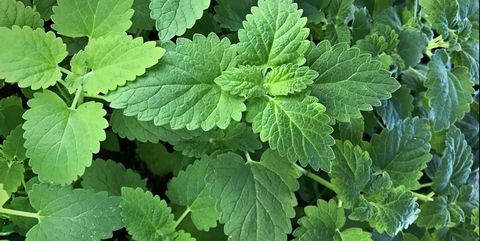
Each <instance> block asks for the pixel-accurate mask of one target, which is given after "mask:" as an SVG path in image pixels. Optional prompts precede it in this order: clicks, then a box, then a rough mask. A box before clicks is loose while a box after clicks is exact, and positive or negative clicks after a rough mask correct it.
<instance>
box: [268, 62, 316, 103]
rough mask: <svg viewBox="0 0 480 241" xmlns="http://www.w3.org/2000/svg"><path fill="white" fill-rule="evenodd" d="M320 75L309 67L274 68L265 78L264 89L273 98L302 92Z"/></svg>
mask: <svg viewBox="0 0 480 241" xmlns="http://www.w3.org/2000/svg"><path fill="white" fill-rule="evenodd" d="M317 77H318V73H317V72H315V71H313V70H311V69H310V68H308V67H300V66H298V65H293V64H286V65H281V66H279V67H276V68H273V69H272V71H271V72H270V73H268V75H267V76H266V78H265V83H264V87H265V89H266V91H267V93H269V94H271V95H273V96H279V95H289V94H293V93H295V92H301V91H303V90H304V89H306V88H307V86H308V85H310V84H312V83H313V80H315V79H316V78H317Z"/></svg>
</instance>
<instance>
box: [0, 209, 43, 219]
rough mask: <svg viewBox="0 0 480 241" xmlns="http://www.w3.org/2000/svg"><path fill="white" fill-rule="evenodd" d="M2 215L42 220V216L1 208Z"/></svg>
mask: <svg viewBox="0 0 480 241" xmlns="http://www.w3.org/2000/svg"><path fill="white" fill-rule="evenodd" d="M0 213H3V214H8V215H14V216H20V217H27V218H36V219H40V215H39V214H38V213H31V212H25V211H19V210H14V209H9V208H3V207H0Z"/></svg>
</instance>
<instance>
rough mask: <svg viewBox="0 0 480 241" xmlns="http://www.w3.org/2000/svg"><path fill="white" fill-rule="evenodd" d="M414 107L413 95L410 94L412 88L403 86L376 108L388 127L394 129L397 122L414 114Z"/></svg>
mask: <svg viewBox="0 0 480 241" xmlns="http://www.w3.org/2000/svg"><path fill="white" fill-rule="evenodd" d="M413 108H414V106H413V96H412V95H410V89H409V88H408V87H405V86H402V87H400V89H398V90H397V91H395V93H393V94H392V98H390V99H388V100H386V101H382V106H380V107H378V108H377V109H376V110H377V113H378V114H379V115H380V116H381V117H382V120H383V123H384V124H385V125H386V126H387V128H389V129H393V128H394V126H395V124H397V123H398V122H400V121H402V120H403V119H406V118H408V117H411V116H412V112H413Z"/></svg>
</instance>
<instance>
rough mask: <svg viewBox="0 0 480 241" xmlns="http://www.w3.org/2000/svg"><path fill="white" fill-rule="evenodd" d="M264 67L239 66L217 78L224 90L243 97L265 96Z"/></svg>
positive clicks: (216, 80)
mask: <svg viewBox="0 0 480 241" xmlns="http://www.w3.org/2000/svg"><path fill="white" fill-rule="evenodd" d="M263 82H264V75H263V68H262V67H259V66H243V65H242V66H239V67H238V68H230V69H227V70H226V71H225V72H223V73H222V74H221V75H220V76H218V77H217V78H216V79H215V83H216V84H218V85H219V86H220V87H221V88H222V90H223V91H226V92H228V93H230V94H232V95H237V96H240V97H243V98H252V97H260V96H264V95H265V94H266V93H265V89H264V86H263Z"/></svg>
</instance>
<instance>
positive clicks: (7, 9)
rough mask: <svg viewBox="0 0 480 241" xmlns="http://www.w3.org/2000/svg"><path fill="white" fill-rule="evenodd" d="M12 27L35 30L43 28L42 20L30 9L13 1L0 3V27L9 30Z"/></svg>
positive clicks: (6, 0)
mask: <svg viewBox="0 0 480 241" xmlns="http://www.w3.org/2000/svg"><path fill="white" fill-rule="evenodd" d="M13 25H17V26H19V27H23V26H30V27H31V28H33V29H36V28H40V27H43V20H42V19H41V18H40V14H39V13H37V12H36V11H35V10H33V9H32V7H30V6H25V5H24V4H23V3H22V2H19V1H15V0H3V1H2V2H0V27H7V28H11V27H12V26H13Z"/></svg>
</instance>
